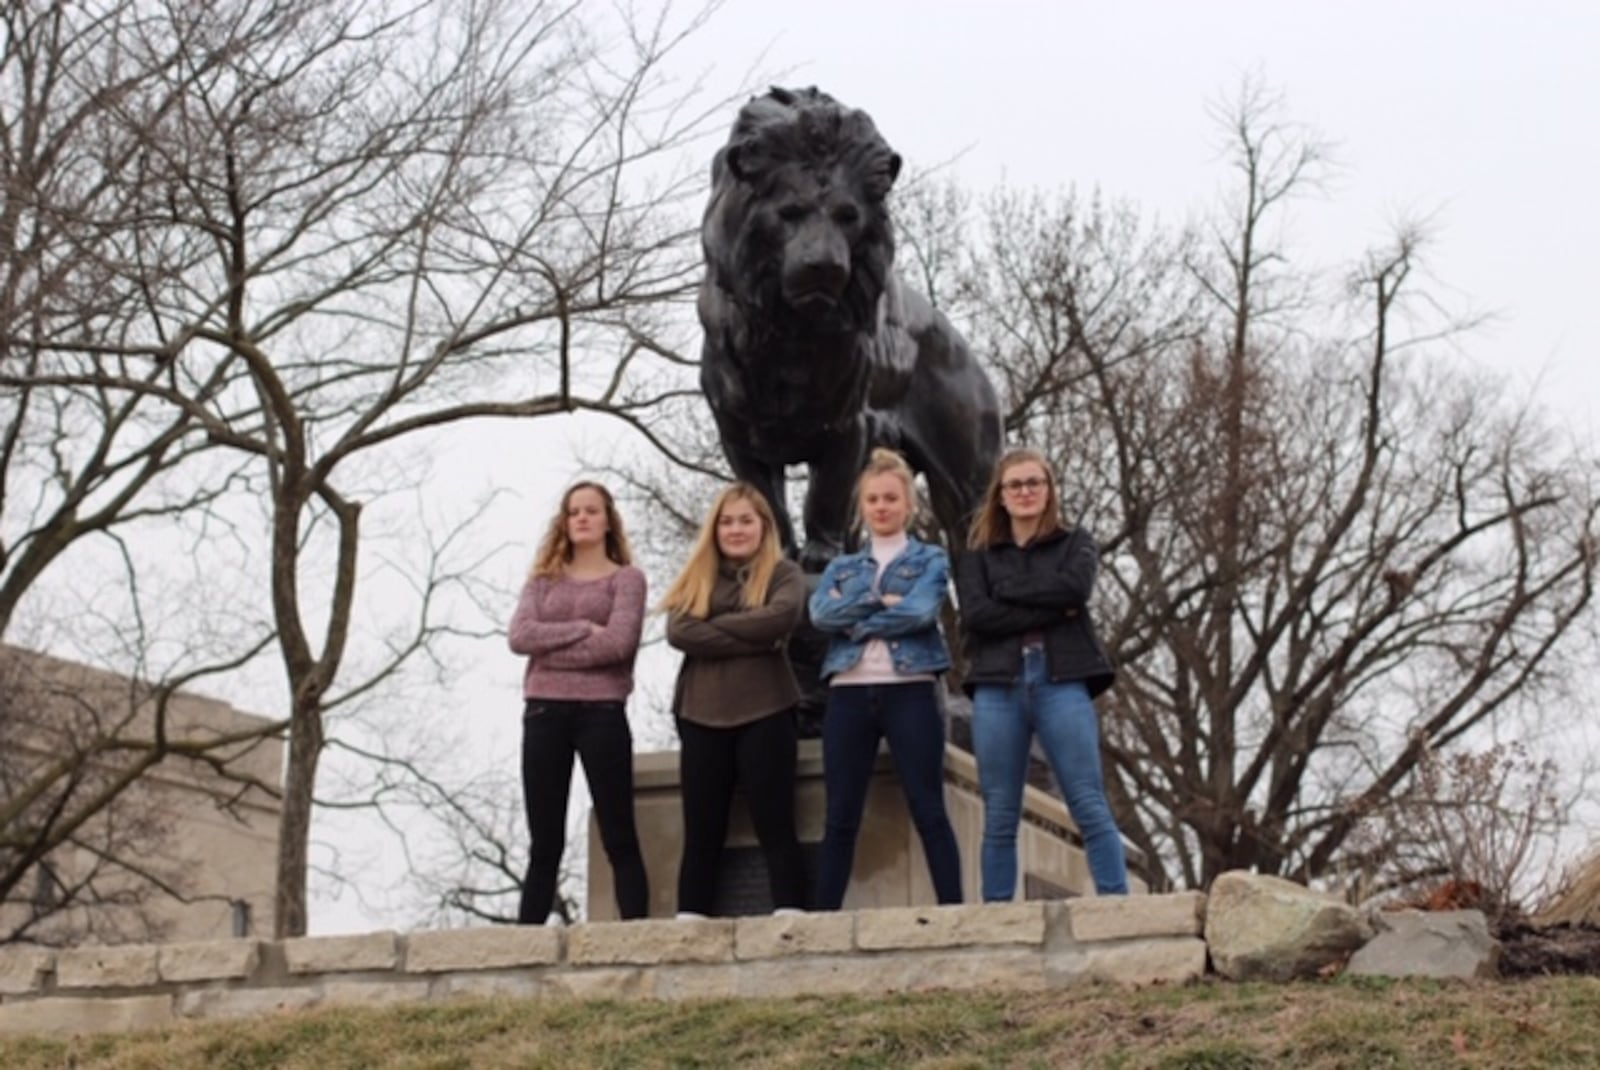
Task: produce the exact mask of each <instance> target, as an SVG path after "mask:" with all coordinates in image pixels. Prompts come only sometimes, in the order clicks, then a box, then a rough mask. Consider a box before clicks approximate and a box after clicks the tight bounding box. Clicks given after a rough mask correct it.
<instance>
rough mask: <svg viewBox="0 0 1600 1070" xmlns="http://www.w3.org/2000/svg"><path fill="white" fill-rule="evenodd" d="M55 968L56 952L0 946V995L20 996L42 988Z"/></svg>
mask: <svg viewBox="0 0 1600 1070" xmlns="http://www.w3.org/2000/svg"><path fill="white" fill-rule="evenodd" d="M55 968H56V953H55V952H54V951H46V950H44V949H43V948H32V947H7V948H0V996H20V995H26V994H27V993H29V992H40V991H43V989H44V983H45V978H47V977H49V976H50V974H51V973H52V972H53V971H54V970H55Z"/></svg>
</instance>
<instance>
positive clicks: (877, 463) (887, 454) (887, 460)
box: [856, 446, 918, 528]
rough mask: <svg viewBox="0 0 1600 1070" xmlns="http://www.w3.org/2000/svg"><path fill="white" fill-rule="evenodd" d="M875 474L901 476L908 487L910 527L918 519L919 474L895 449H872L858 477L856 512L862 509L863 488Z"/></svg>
mask: <svg viewBox="0 0 1600 1070" xmlns="http://www.w3.org/2000/svg"><path fill="white" fill-rule="evenodd" d="M873 476H899V477H900V484H901V486H903V487H905V489H906V505H907V507H908V509H907V512H906V527H907V528H910V527H911V525H912V523H913V522H915V520H916V519H917V508H918V505H917V482H916V480H917V474H916V473H915V472H913V471H912V470H911V465H910V464H908V463H907V462H906V459H905V457H903V456H901V455H900V454H899V453H898V452H896V451H895V450H891V449H888V448H887V447H884V446H878V447H876V448H875V449H873V451H872V456H871V457H869V458H867V466H866V467H865V468H863V469H862V470H861V475H859V476H857V477H856V512H858V513H859V512H860V511H861V489H862V488H863V487H865V486H866V485H867V480H869V479H871V478H872V477H873Z"/></svg>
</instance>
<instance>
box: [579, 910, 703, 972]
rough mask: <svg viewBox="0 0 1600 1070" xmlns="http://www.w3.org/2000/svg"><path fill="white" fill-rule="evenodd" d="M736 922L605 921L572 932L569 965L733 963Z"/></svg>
mask: <svg viewBox="0 0 1600 1070" xmlns="http://www.w3.org/2000/svg"><path fill="white" fill-rule="evenodd" d="M732 959H733V922H732V921H731V920H729V919H726V918H713V919H709V920H707V921H665V920H662V921H602V922H594V923H592V924H589V925H579V926H576V927H574V928H572V929H569V930H567V962H568V963H570V964H571V965H574V966H611V965H618V964H622V963H628V964H635V965H640V966H648V965H653V964H655V963H659V962H729V961H731V960H732Z"/></svg>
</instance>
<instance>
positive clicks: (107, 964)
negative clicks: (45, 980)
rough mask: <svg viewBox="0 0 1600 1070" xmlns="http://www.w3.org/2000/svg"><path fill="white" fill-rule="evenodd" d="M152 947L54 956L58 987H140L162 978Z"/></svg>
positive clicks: (87, 949) (95, 949)
mask: <svg viewBox="0 0 1600 1070" xmlns="http://www.w3.org/2000/svg"><path fill="white" fill-rule="evenodd" d="M156 957H157V956H156V948H154V947H77V948H71V949H67V950H63V951H58V952H57V953H56V986H57V987H58V988H143V987H144V986H146V985H153V984H155V983H156V982H157V981H159V980H160V979H161V975H160V972H159V971H158V970H157V968H156Z"/></svg>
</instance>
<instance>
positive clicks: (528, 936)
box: [406, 925, 561, 973]
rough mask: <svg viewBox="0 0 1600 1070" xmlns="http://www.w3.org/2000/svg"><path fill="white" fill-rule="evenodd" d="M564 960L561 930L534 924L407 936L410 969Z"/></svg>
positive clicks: (436, 970) (487, 967) (473, 967)
mask: <svg viewBox="0 0 1600 1070" xmlns="http://www.w3.org/2000/svg"><path fill="white" fill-rule="evenodd" d="M560 961H561V931H560V930H559V929H547V928H544V927H543V926H533V925H518V926H510V925H496V926H494V927H492V928H477V929H438V930H434V931H431V932H416V933H412V934H411V935H409V936H407V937H406V972H407V973H445V972H449V971H454V970H495V969H502V968H505V967H511V966H554V965H556V964H557V963H559V962H560Z"/></svg>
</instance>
